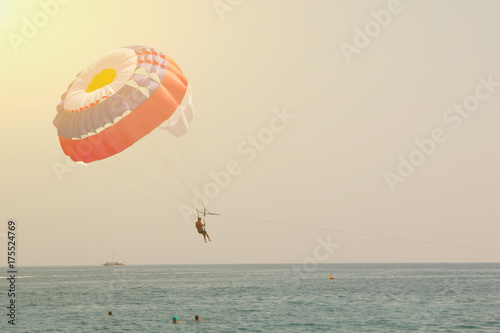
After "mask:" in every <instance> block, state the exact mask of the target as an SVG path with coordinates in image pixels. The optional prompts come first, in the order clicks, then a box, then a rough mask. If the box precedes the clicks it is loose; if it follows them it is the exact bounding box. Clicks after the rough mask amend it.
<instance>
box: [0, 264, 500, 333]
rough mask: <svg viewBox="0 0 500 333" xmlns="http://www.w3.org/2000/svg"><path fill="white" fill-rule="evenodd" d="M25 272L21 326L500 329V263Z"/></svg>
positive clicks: (19, 285)
mask: <svg viewBox="0 0 500 333" xmlns="http://www.w3.org/2000/svg"><path fill="white" fill-rule="evenodd" d="M2 275H4V274H2ZM330 275H331V276H332V278H333V279H330ZM3 277H6V276H3ZM17 279H18V280H17ZM17 279H16V289H17V293H16V320H15V329H16V331H18V332H30V333H34V332H97V331H99V332H101V331H102V332H160V331H170V330H172V329H175V330H176V331H179V332H240V331H241V332H320V331H321V332H407V331H415V332H464V331H470V332H500V312H499V309H500V297H499V295H500V263H365V264H359V263H353V264H349V263H340V264H324V263H323V264H317V265H313V264H202V265H126V266H118V267H113V266H111V267H105V266H102V265H92V266H36V267H35V266H31V267H20V268H19V269H18V272H17ZM4 281H5V280H4ZM4 309H5V311H7V309H6V308H5V307H4ZM108 311H112V315H109V314H108ZM195 315H199V316H200V318H201V319H202V320H203V321H200V322H196V321H194V316H195ZM173 316H176V317H177V318H178V320H179V321H185V322H182V323H177V324H173V323H171V322H170V321H171V320H172V317H173ZM7 317H8V316H4V320H3V322H2V324H1V325H0V328H2V329H1V331H5V328H7V329H12V328H13V325H11V324H8V323H7Z"/></svg>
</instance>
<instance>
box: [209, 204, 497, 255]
mask: <svg viewBox="0 0 500 333" xmlns="http://www.w3.org/2000/svg"><path fill="white" fill-rule="evenodd" d="M207 214H210V215H218V216H222V217H229V218H233V219H239V220H247V221H256V222H262V223H271V224H279V225H286V226H290V227H297V228H304V229H313V230H325V231H332V232H337V233H343V234H351V235H358V236H365V237H374V238H384V239H393V240H399V241H404V242H412V243H421V244H430V245H441V246H448V247H459V248H464V249H474V250H483V251H492V252H500V250H497V249H490V248H485V247H477V246H469V245H460V244H449V243H439V242H430V241H422V240H418V239H410V238H402V237H394V236H384V235H376V234H368V233H363V232H355V231H346V230H338V229H330V228H319V227H310V226H306V225H300V224H293V223H284V222H276V221H269V220H261V219H253V218H246V217H240V216H231V215H223V214H213V213H207Z"/></svg>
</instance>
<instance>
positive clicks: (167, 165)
mask: <svg viewBox="0 0 500 333" xmlns="http://www.w3.org/2000/svg"><path fill="white" fill-rule="evenodd" d="M146 139H147V141H148V142H149V144H150V145H151V147H153V149H154V150H155V152H156V154H158V156H159V157H160V159H161V160H162V161H163V163H164V164H165V166H166V167H167V168H169V169H170V170H171V171H173V170H172V169H171V168H170V167H169V163H168V161H167V160H166V159H165V157H164V156H163V155H162V154H161V152H160V151H159V150H158V148H157V147H156V146H155V145H154V143H152V142H151V140H150V139H149V138H148V137H146ZM176 178H177V180H179V181H180V182H181V184H182V185H184V189H185V190H186V193H187V195H188V196H189V197H190V198H191V200H194V198H195V197H194V194H193V193H192V192H191V191H190V190H189V187H188V186H187V184H186V183H185V182H184V180H183V179H182V177H180V176H179V177H176Z"/></svg>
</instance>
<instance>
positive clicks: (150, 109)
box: [54, 46, 194, 163]
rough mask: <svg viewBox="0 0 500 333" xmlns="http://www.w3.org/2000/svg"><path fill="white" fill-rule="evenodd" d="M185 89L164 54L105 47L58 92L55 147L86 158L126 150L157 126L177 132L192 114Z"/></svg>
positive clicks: (181, 77) (144, 48)
mask: <svg viewBox="0 0 500 333" xmlns="http://www.w3.org/2000/svg"><path fill="white" fill-rule="evenodd" d="M190 92H191V90H190V88H189V86H188V80H187V79H186V77H185V76H184V74H183V73H182V71H181V70H180V68H179V66H178V65H177V64H176V63H175V62H174V61H173V60H172V59H171V58H170V57H169V56H167V55H166V54H165V53H163V52H158V51H156V50H155V49H153V48H151V47H147V46H127V47H123V48H120V49H117V50H114V51H111V52H109V53H108V54H106V55H105V56H103V57H102V58H101V59H99V60H97V61H96V62H94V63H93V64H91V65H90V66H89V67H87V68H85V69H84V70H83V71H81V72H80V73H79V74H78V75H77V77H76V78H75V80H74V81H73V82H72V83H71V84H70V85H69V87H68V90H67V91H66V92H65V93H64V94H63V95H62V96H61V102H60V103H59V105H57V115H56V117H55V119H54V125H55V126H56V128H57V134H58V136H59V142H60V144H61V147H62V149H63V151H64V153H65V154H66V155H68V156H70V157H71V159H72V160H74V161H82V162H85V163H88V162H93V161H97V160H103V159H106V158H107V157H110V156H113V155H115V154H117V153H119V152H121V151H123V150H125V149H127V148H128V147H130V146H132V145H133V144H134V143H135V142H137V141H138V140H140V139H141V138H143V137H144V136H146V135H147V134H149V133H150V132H151V131H153V130H154V129H155V128H157V127H162V128H164V129H165V130H167V131H168V132H170V133H171V134H173V135H174V136H181V135H183V134H185V133H186V132H187V130H188V127H189V122H190V121H191V119H192V118H193V116H194V109H193V105H192V99H191V93H190Z"/></svg>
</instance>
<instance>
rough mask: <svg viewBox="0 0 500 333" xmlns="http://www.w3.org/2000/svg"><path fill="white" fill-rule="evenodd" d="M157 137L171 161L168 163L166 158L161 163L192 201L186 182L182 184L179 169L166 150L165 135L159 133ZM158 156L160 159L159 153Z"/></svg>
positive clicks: (192, 196)
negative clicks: (159, 137) (159, 138)
mask: <svg viewBox="0 0 500 333" xmlns="http://www.w3.org/2000/svg"><path fill="white" fill-rule="evenodd" d="M159 135H160V136H161V141H162V142H163V146H164V147H165V151H166V152H167V155H168V156H169V158H170V161H171V163H170V162H169V161H168V160H167V159H166V158H163V162H164V163H165V165H167V167H168V168H169V170H170V171H171V172H172V173H173V174H174V176H175V177H176V179H177V180H178V181H179V184H180V185H182V186H183V187H184V189H185V190H186V192H187V193H188V195H189V196H190V197H191V200H193V198H194V194H193V193H192V192H191V190H190V189H189V187H188V186H187V184H186V182H184V180H183V179H182V176H181V173H180V172H179V169H178V168H177V164H176V163H175V159H174V157H173V156H172V154H171V153H170V150H169V148H168V143H167V141H166V139H165V137H166V135H165V133H159ZM159 154H160V158H161V157H162V156H163V155H162V154H161V153H159Z"/></svg>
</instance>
